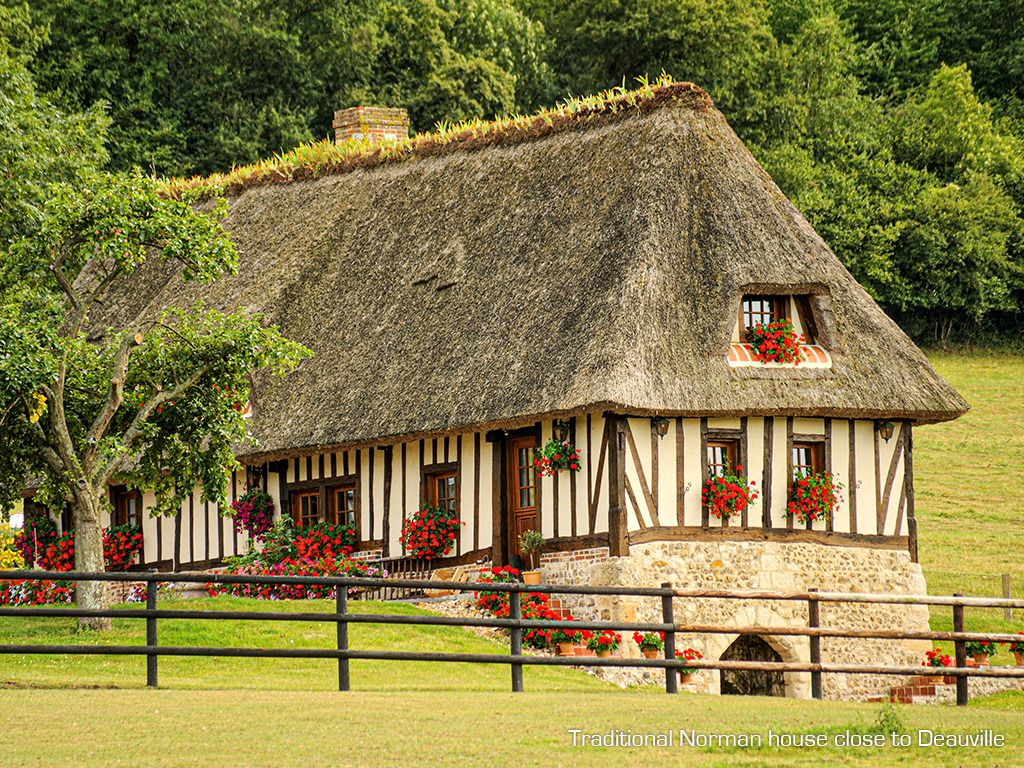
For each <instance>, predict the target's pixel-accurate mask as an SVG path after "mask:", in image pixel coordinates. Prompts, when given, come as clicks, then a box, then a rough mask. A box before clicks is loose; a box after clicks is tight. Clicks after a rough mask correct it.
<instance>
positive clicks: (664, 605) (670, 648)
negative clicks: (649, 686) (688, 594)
mask: <svg viewBox="0 0 1024 768" xmlns="http://www.w3.org/2000/svg"><path fill="white" fill-rule="evenodd" d="M661 586H662V588H664V589H672V584H671V583H669V582H664V583H662V585H661ZM661 621H662V623H664V624H671V625H672V626H675V623H676V620H675V613H674V612H673V610H672V594H671V593H669V594H667V595H662V596H661ZM675 657H676V633H675V630H674V629H669V630H666V631H665V659H666V661H667V660H670V659H674V658H675ZM677 674H678V672H677V671H676V670H675V669H669V668H668V667H665V693H677V692H678V691H679V685H678V683H679V680H678V678H677V677H676V675H677Z"/></svg>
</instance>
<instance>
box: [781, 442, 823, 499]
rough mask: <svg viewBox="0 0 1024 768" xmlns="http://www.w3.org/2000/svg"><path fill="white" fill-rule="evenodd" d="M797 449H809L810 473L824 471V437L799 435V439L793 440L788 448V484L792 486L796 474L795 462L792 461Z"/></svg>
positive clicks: (814, 473)
mask: <svg viewBox="0 0 1024 768" xmlns="http://www.w3.org/2000/svg"><path fill="white" fill-rule="evenodd" d="M798 450H809V451H810V456H811V465H810V466H811V472H810V474H812V475H816V474H819V473H820V472H824V471H825V438H824V436H822V437H821V438H817V436H801V438H800V439H795V440H793V444H792V445H791V446H790V449H789V480H788V486H789V487H790V488H792V487H793V482H794V480H795V476H796V468H797V464H796V463H795V462H794V461H793V454H794V453H795V452H796V451H798Z"/></svg>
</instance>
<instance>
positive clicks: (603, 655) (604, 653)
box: [597, 651, 612, 659]
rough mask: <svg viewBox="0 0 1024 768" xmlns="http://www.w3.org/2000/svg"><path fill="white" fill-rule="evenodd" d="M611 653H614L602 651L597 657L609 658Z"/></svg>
mask: <svg viewBox="0 0 1024 768" xmlns="http://www.w3.org/2000/svg"><path fill="white" fill-rule="evenodd" d="M611 655H612V652H611V651H601V652H600V653H599V654H597V658H599V659H608V658H611Z"/></svg>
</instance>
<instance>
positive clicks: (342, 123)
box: [334, 107, 409, 144]
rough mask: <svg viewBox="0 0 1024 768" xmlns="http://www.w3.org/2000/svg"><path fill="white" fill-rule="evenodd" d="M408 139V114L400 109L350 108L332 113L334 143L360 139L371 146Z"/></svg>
mask: <svg viewBox="0 0 1024 768" xmlns="http://www.w3.org/2000/svg"><path fill="white" fill-rule="evenodd" d="M407 138H409V113H408V112H406V111H405V110H404V109H402V108H401V107H398V108H391V107H350V108H349V109H343V110H341V111H340V112H335V113H334V143H335V144H341V143H342V142H345V141H348V140H349V139H362V140H364V141H370V142H371V143H373V144H379V143H380V142H382V141H386V140H391V141H394V140H395V139H407Z"/></svg>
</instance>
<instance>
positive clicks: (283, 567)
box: [206, 558, 388, 600]
mask: <svg viewBox="0 0 1024 768" xmlns="http://www.w3.org/2000/svg"><path fill="white" fill-rule="evenodd" d="M224 573H225V574H231V575H242V576H327V577H332V578H333V577H345V576H356V577H381V578H383V577H386V576H387V575H388V574H387V571H386V570H384V569H382V568H381V567H380V566H377V565H373V564H372V563H364V562H361V561H357V560H346V559H344V558H340V559H337V560H311V559H309V558H301V559H293V558H288V559H286V560H283V561H281V562H279V563H276V564H273V565H268V564H264V563H260V562H258V561H256V562H252V563H247V564H244V565H236V566H235V567H233V568H229V569H228V570H226V571H224ZM206 591H207V592H208V593H209V594H210V596H211V597H216V596H217V595H228V596H230V597H252V598H256V599H258V600H319V599H328V598H333V597H335V596H336V589H335V587H333V586H330V585H327V584H312V585H306V584H207V585H206ZM356 592H358V588H357V587H352V588H350V589H349V594H354V593H356Z"/></svg>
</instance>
